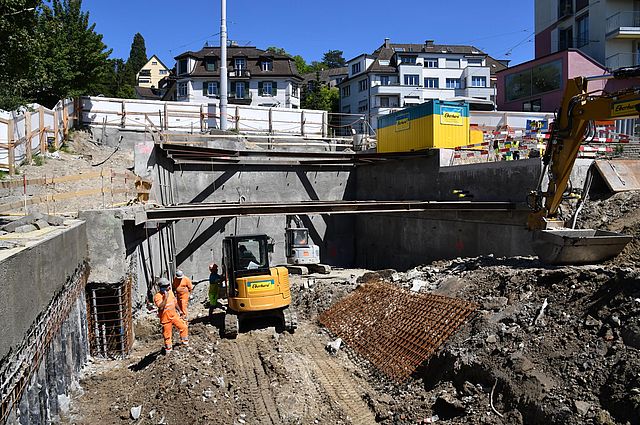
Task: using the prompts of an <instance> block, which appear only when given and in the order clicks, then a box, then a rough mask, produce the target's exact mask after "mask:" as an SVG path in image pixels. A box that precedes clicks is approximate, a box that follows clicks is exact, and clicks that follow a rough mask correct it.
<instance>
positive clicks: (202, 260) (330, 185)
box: [171, 165, 355, 280]
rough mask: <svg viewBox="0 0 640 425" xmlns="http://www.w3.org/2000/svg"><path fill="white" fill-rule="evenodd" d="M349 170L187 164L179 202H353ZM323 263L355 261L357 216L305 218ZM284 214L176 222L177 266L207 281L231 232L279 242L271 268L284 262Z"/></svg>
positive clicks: (176, 181) (177, 181)
mask: <svg viewBox="0 0 640 425" xmlns="http://www.w3.org/2000/svg"><path fill="white" fill-rule="evenodd" d="M353 183H354V177H353V173H352V169H351V168H344V167H335V168H332V167H329V168H326V167H322V168H320V167H309V166H306V167H304V168H303V167H298V166H282V167H273V166H270V167H268V166H264V167H258V166H241V167H238V166H234V167H231V166H219V165H216V166H214V167H213V170H212V167H211V166H207V167H200V166H183V167H182V168H179V169H176V170H174V173H173V175H172V181H171V184H172V186H173V187H174V194H175V196H176V198H175V199H174V202H175V203H185V202H238V201H242V202H281V203H287V202H300V201H308V200H323V201H333V200H343V199H354V196H355V187H354V185H353ZM301 218H302V220H303V222H304V223H305V225H306V226H307V227H308V228H309V230H310V235H311V238H312V240H313V241H314V243H316V244H317V245H319V246H320V251H321V257H322V261H323V262H326V263H328V264H331V265H335V266H349V265H351V264H353V262H354V250H353V246H354V240H353V237H354V232H353V228H354V223H355V221H354V220H355V219H354V218H353V217H346V216H340V215H338V216H335V215H334V216H327V215H322V216H320V215H311V216H303V217H301ZM285 222H286V218H285V217H284V216H268V217H242V218H236V219H228V218H221V219H216V220H213V219H204V220H183V221H180V222H178V223H177V224H176V226H175V235H176V251H177V252H176V255H177V264H178V266H179V267H180V268H182V269H183V270H184V271H185V273H187V275H189V276H194V278H195V279H196V280H201V279H205V278H207V277H208V274H209V272H208V269H207V265H208V264H209V263H210V262H212V261H215V262H218V263H220V262H221V255H222V252H221V248H222V239H223V238H224V237H225V236H228V235H231V234H243V233H244V234H255V233H266V234H267V235H269V236H271V237H272V238H273V239H274V240H275V250H274V254H273V255H272V258H271V260H272V263H273V264H284V263H285V261H286V259H285V252H284V251H285V246H284V231H285V227H286V223H285Z"/></svg>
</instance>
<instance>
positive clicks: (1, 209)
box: [0, 168, 148, 214]
mask: <svg viewBox="0 0 640 425" xmlns="http://www.w3.org/2000/svg"><path fill="white" fill-rule="evenodd" d="M142 182H143V180H142V179H140V178H139V177H136V175H135V174H133V173H132V172H130V171H125V172H118V171H116V170H113V169H110V168H101V169H96V170H95V171H91V172H87V173H82V174H71V175H60V176H44V177H38V178H28V177H27V176H26V175H23V176H22V179H17V180H16V179H14V180H8V181H2V182H0V197H2V200H3V202H2V203H0V213H3V214H5V213H9V212H14V213H15V212H24V214H28V213H29V212H30V210H31V209H32V208H33V209H37V210H39V211H40V212H46V213H47V214H57V213H63V212H75V211H70V210H69V205H70V201H72V202H71V203H72V204H73V203H78V204H79V206H82V207H86V208H100V207H102V208H107V207H109V206H113V205H116V204H117V203H118V202H125V201H127V200H131V199H134V198H139V196H140V194H141V193H148V189H145V188H143V187H142ZM36 206H38V207H36Z"/></svg>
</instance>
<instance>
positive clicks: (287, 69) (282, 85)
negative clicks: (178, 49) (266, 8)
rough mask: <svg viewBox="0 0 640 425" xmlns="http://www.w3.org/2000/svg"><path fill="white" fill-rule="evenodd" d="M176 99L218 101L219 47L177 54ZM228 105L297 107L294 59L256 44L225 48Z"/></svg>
mask: <svg viewBox="0 0 640 425" xmlns="http://www.w3.org/2000/svg"><path fill="white" fill-rule="evenodd" d="M175 59H176V94H175V98H176V100H177V101H184V102H198V103H219V101H220V98H219V96H220V48H219V47H204V48H203V49H202V50H200V51H198V52H191V51H189V52H185V53H183V54H181V55H179V56H176V58H175ZM227 61H228V63H227V69H228V83H229V87H228V95H229V103H230V104H242V105H254V106H269V107H281V108H296V109H297V108H300V83H301V81H302V77H301V76H300V75H299V74H298V71H297V69H296V66H295V63H294V61H293V59H291V58H290V57H289V56H285V55H278V54H274V53H270V52H267V51H264V50H260V49H257V48H255V47H240V46H233V45H232V46H229V47H228V48H227Z"/></svg>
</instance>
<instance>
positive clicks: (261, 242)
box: [222, 235, 297, 338]
mask: <svg viewBox="0 0 640 425" xmlns="http://www.w3.org/2000/svg"><path fill="white" fill-rule="evenodd" d="M272 250H273V249H272V245H270V244H269V238H268V237H267V235H244V236H228V237H226V238H224V240H223V241H222V257H223V259H222V273H223V276H224V277H225V279H226V281H227V290H228V307H227V311H226V313H225V317H224V331H223V334H224V336H226V337H228V338H235V337H236V336H237V335H238V331H239V329H240V325H241V323H242V321H243V320H245V319H249V318H269V317H275V318H276V319H278V320H279V323H280V327H281V328H282V329H283V330H287V331H289V332H291V333H293V332H294V331H295V329H296V328H297V318H296V315H295V313H294V312H292V310H291V309H290V308H289V305H290V304H291V290H290V288H289V272H288V270H287V268H286V267H269V252H270V251H272Z"/></svg>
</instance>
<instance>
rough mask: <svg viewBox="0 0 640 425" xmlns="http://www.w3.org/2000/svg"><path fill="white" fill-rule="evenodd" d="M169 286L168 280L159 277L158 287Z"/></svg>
mask: <svg viewBox="0 0 640 425" xmlns="http://www.w3.org/2000/svg"><path fill="white" fill-rule="evenodd" d="M170 285H171V283H170V282H169V279H166V278H164V277H161V278H160V279H158V286H159V287H160V288H168V287H169V286H170Z"/></svg>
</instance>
